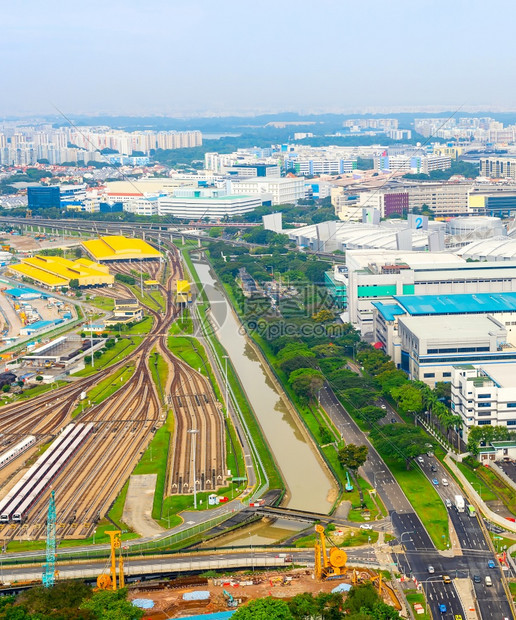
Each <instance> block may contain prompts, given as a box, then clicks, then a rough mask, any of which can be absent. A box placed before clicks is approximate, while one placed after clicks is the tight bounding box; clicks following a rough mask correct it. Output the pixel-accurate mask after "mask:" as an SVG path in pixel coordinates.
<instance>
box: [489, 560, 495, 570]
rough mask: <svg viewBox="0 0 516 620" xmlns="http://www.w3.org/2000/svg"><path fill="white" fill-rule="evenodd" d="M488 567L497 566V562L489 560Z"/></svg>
mask: <svg viewBox="0 0 516 620" xmlns="http://www.w3.org/2000/svg"><path fill="white" fill-rule="evenodd" d="M487 568H496V564H495V561H494V560H489V562H488V563H487Z"/></svg>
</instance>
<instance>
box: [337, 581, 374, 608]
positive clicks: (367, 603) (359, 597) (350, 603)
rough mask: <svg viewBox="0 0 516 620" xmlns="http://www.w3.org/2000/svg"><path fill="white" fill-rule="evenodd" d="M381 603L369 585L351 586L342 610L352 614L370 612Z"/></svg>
mask: <svg viewBox="0 0 516 620" xmlns="http://www.w3.org/2000/svg"><path fill="white" fill-rule="evenodd" d="M380 601H381V599H380V597H379V596H378V592H377V591H376V590H375V589H374V586H373V585H372V584H371V583H363V584H360V585H358V586H353V587H352V588H351V590H350V591H349V593H348V596H347V597H346V600H345V602H344V608H345V609H346V611H348V612H349V613H352V614H356V613H359V612H361V611H366V612H367V611H372V610H373V609H374V607H375V606H376V605H377V604H378V603H379V602H380Z"/></svg>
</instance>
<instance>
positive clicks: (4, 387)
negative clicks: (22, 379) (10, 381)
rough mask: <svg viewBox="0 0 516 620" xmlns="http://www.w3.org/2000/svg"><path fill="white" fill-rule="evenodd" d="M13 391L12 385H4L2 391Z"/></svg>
mask: <svg viewBox="0 0 516 620" xmlns="http://www.w3.org/2000/svg"><path fill="white" fill-rule="evenodd" d="M10 391H11V386H10V385H4V386H2V392H5V393H6V394H7V392H10Z"/></svg>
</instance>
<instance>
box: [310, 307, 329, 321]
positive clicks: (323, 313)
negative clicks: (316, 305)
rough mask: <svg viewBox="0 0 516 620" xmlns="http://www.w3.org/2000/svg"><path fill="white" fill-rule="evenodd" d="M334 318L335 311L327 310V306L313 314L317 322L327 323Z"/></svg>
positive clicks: (313, 318)
mask: <svg viewBox="0 0 516 620" xmlns="http://www.w3.org/2000/svg"><path fill="white" fill-rule="evenodd" d="M334 318H335V315H334V314H333V312H330V311H329V310H326V308H323V309H322V310H319V312H316V313H315V314H312V320H313V321H315V322H316V323H327V322H328V321H333V319H334Z"/></svg>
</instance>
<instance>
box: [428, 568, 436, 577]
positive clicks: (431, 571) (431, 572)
mask: <svg viewBox="0 0 516 620" xmlns="http://www.w3.org/2000/svg"><path fill="white" fill-rule="evenodd" d="M428 572H429V573H430V574H431V575H432V574H433V573H435V568H434V567H433V566H429V567H428Z"/></svg>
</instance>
